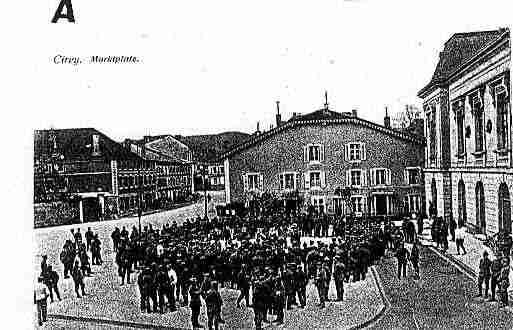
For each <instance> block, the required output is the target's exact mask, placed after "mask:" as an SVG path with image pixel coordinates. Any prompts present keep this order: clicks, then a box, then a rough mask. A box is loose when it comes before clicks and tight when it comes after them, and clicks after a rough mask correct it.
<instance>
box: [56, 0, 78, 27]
mask: <svg viewBox="0 0 513 330" xmlns="http://www.w3.org/2000/svg"><path fill="white" fill-rule="evenodd" d="M64 6H66V14H64V13H63V12H62V10H63V9H64ZM60 18H67V19H68V22H71V23H75V16H73V6H72V5H71V0H61V2H60V3H59V7H57V10H56V11H55V15H53V19H52V23H57V21H58V20H59V19H60Z"/></svg>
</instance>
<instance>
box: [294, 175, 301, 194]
mask: <svg viewBox="0 0 513 330" xmlns="http://www.w3.org/2000/svg"><path fill="white" fill-rule="evenodd" d="M299 178H300V175H299V173H297V172H295V173H294V184H295V186H294V189H296V190H299V187H300V186H301V183H300V182H299V181H300V180H299Z"/></svg>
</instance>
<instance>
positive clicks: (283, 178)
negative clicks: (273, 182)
mask: <svg viewBox="0 0 513 330" xmlns="http://www.w3.org/2000/svg"><path fill="white" fill-rule="evenodd" d="M278 177H279V180H280V190H283V189H284V188H285V182H284V181H285V175H283V173H282V174H280V175H279V176H278Z"/></svg>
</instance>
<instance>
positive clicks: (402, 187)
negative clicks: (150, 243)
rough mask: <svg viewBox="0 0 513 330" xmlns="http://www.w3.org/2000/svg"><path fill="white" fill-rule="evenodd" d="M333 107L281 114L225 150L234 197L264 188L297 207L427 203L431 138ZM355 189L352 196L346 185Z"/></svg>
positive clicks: (246, 199) (399, 208)
mask: <svg viewBox="0 0 513 330" xmlns="http://www.w3.org/2000/svg"><path fill="white" fill-rule="evenodd" d="M389 123H390V120H389V118H386V126H382V125H378V124H375V123H372V122H369V121H366V120H363V119H361V118H358V117H357V113H356V111H354V112H352V113H351V112H349V113H338V112H335V111H332V110H329V109H328V106H327V104H325V108H324V109H321V110H318V111H314V112H312V113H309V114H306V115H302V116H294V117H292V118H291V119H290V120H289V121H287V122H281V118H280V120H279V122H277V126H276V128H273V129H271V130H270V131H267V132H264V133H261V134H256V135H254V136H253V137H252V138H250V139H249V140H247V141H246V142H245V143H243V144H241V145H239V146H238V147H236V148H234V149H232V150H231V151H229V152H227V153H226V154H224V155H223V158H224V173H225V183H226V184H225V186H226V188H225V192H226V194H225V195H226V203H227V204H228V203H235V202H239V203H241V202H242V203H245V204H246V205H248V204H249V203H250V201H251V200H252V199H253V198H254V197H255V196H258V195H260V194H262V193H264V192H268V193H271V194H273V195H276V196H278V197H279V198H281V199H283V200H284V203H285V205H286V206H287V205H288V206H290V207H291V208H296V207H297V208H298V209H302V210H303V211H304V210H306V209H307V208H308V207H310V206H312V207H314V208H315V209H316V210H317V211H323V212H325V213H328V214H333V213H342V214H347V213H350V212H354V213H355V214H357V215H394V214H401V213H405V212H408V213H409V212H419V211H421V210H422V209H423V204H424V190H423V180H422V172H421V167H422V166H423V160H424V140H423V138H422V137H417V136H414V135H411V134H407V133H404V132H400V131H397V130H393V129H391V128H390V124H389ZM346 187H349V188H350V189H351V194H350V199H349V201H350V202H348V203H346V202H345V200H343V199H342V196H341V194H340V193H339V192H340V191H341V190H342V189H344V188H346Z"/></svg>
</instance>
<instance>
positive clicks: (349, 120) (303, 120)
mask: <svg viewBox="0 0 513 330" xmlns="http://www.w3.org/2000/svg"><path fill="white" fill-rule="evenodd" d="M320 111H323V112H325V114H324V115H322V114H321V113H320ZM325 124H330V125H347V124H352V125H358V126H363V127H368V128H370V129H373V130H375V131H378V132H382V133H384V134H388V135H391V136H394V137H396V138H399V139H403V140H407V141H410V142H412V143H416V144H420V145H424V144H425V139H424V138H423V137H419V136H417V135H413V134H410V133H408V132H403V131H398V130H394V129H392V128H387V127H385V126H382V125H379V124H376V123H373V122H370V121H368V120H365V119H361V118H358V117H355V116H352V115H349V114H348V113H338V112H335V111H332V110H324V109H323V110H317V111H314V112H311V113H308V114H306V115H303V116H297V117H293V118H291V119H290V120H289V121H287V122H285V123H284V124H283V125H280V126H278V127H275V128H273V129H271V130H269V131H267V132H264V133H262V134H258V135H252V136H251V137H250V138H249V139H247V140H246V141H244V142H242V143H241V144H239V145H236V146H234V147H233V148H232V149H230V150H228V151H226V152H225V153H223V154H222V155H221V156H220V158H219V159H218V160H222V159H225V158H227V157H229V156H231V155H233V154H237V153H239V152H241V151H243V150H245V149H248V148H250V147H252V146H254V145H256V144H258V143H260V142H262V141H264V140H266V139H268V138H270V137H271V136H274V135H276V134H278V133H280V132H283V131H285V130H289V129H292V128H294V127H298V126H306V125H325Z"/></svg>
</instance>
